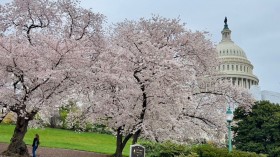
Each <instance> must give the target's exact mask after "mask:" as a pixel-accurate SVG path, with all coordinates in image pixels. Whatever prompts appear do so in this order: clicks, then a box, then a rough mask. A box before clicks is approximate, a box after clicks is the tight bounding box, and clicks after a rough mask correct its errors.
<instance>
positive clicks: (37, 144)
mask: <svg viewBox="0 0 280 157" xmlns="http://www.w3.org/2000/svg"><path fill="white" fill-rule="evenodd" d="M39 144H40V141H39V139H38V138H36V137H35V138H34V140H33V143H32V147H34V146H35V147H38V146H39Z"/></svg>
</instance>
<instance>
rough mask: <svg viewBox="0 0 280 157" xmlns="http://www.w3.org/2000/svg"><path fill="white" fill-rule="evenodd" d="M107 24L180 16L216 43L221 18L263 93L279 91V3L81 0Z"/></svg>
mask: <svg viewBox="0 0 280 157" xmlns="http://www.w3.org/2000/svg"><path fill="white" fill-rule="evenodd" d="M81 2H82V6H83V7H86V8H92V10H93V11H94V12H100V13H102V14H104V15H105V16H107V20H108V23H109V24H110V23H115V22H118V21H123V20H124V19H126V18H127V19H134V20H137V19H139V18H141V17H147V18H149V17H151V15H152V14H156V15H160V16H163V17H167V18H177V17H180V19H181V20H182V22H185V23H186V24H187V27H189V28H190V29H192V30H201V31H202V30H206V31H209V32H210V33H211V35H212V37H211V40H212V41H213V42H214V43H216V44H217V43H219V42H220V40H221V30H222V29H223V25H224V22H223V21H224V17H225V16H227V18H228V25H229V28H230V29H231V31H232V40H233V41H234V42H235V43H236V44H237V45H239V46H240V47H241V48H242V49H243V50H244V51H245V52H246V54H247V58H248V59H249V60H250V61H251V63H252V64H253V65H254V74H255V75H256V76H257V77H258V78H259V80H260V82H259V85H260V87H261V89H262V90H270V91H275V92H280V69H279V68H280V48H279V47H280V0H234V1H232V0H81Z"/></svg>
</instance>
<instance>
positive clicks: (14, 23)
mask: <svg viewBox="0 0 280 157" xmlns="http://www.w3.org/2000/svg"><path fill="white" fill-rule="evenodd" d="M0 10H1V13H0V31H1V36H0V56H1V59H0V79H1V86H0V100H1V103H3V104H6V105H7V108H8V109H9V110H10V111H13V112H15V113H16V114H17V121H16V127H15V130H14V134H13V137H12V139H11V143H10V145H9V147H8V149H7V151H5V153H4V154H6V155H14V156H16V155H22V156H28V151H27V148H26V145H25V143H24V142H23V138H24V136H25V133H26V131H27V126H28V122H29V121H30V120H32V119H33V118H34V116H35V115H36V114H37V113H38V112H39V111H45V112H47V111H49V110H51V109H53V108H56V107H58V106H55V105H57V100H59V99H60V97H63V96H64V95H68V94H69V93H68V94H67V91H69V92H70V93H71V92H72V91H73V90H70V88H73V87H74V86H75V85H77V84H78V82H82V80H83V78H84V77H85V71H86V68H88V67H90V66H92V63H93V62H94V60H95V59H96V56H97V55H98V54H99V53H100V49H101V47H102V45H103V44H102V40H103V39H102V36H103V34H102V22H103V19H104V17H103V16H102V15H100V14H94V13H92V11H91V10H86V9H83V8H80V7H79V6H78V2H76V1H70V0H69V1H64V0H56V1H53V0H51V1H49V0H36V1H33V0H24V1H22V0H14V1H12V2H10V3H8V4H6V5H0Z"/></svg>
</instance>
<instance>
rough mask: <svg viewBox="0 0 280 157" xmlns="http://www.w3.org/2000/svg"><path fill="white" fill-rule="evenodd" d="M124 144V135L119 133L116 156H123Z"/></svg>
mask: <svg viewBox="0 0 280 157" xmlns="http://www.w3.org/2000/svg"><path fill="white" fill-rule="evenodd" d="M122 151H123V145H122V135H121V134H119V131H118V133H117V148H116V152H115V155H114V157H122Z"/></svg>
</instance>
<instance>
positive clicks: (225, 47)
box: [217, 18, 280, 104]
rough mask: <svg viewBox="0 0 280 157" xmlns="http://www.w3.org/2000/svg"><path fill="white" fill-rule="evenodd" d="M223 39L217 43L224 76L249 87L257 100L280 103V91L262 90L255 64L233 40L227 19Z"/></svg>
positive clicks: (233, 82)
mask: <svg viewBox="0 0 280 157" xmlns="http://www.w3.org/2000/svg"><path fill="white" fill-rule="evenodd" d="M224 23H225V24H224V29H223V30H222V32H221V33H222V40H221V42H220V43H219V44H218V45H217V53H218V56H219V59H220V61H221V64H220V66H219V67H218V70H219V71H220V72H221V73H222V76H221V77H222V78H227V79H230V80H231V82H232V84H233V85H237V86H239V87H243V88H246V89H249V91H250V93H252V95H253V96H254V98H255V99H256V100H269V101H270V102H272V103H278V104H280V93H277V92H273V91H267V90H261V88H260V87H259V86H258V84H259V79H258V78H257V76H255V75H254V74H253V69H254V66H253V65H252V64H251V62H250V61H249V60H248V59H247V57H246V53H245V52H244V51H243V50H242V49H241V48H240V47H239V46H238V45H236V44H234V42H233V41H232V40H231V30H230V29H229V28H228V24H227V19H226V18H225V21H224Z"/></svg>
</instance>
